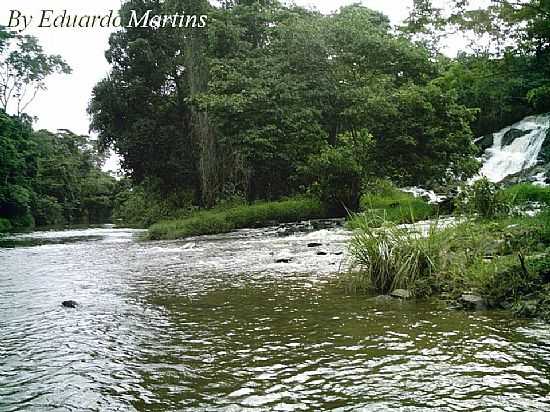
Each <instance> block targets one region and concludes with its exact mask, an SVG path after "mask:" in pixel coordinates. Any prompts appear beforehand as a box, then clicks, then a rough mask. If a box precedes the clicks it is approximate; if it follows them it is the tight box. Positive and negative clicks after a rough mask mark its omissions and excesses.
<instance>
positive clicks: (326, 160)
mask: <svg viewBox="0 0 550 412" xmlns="http://www.w3.org/2000/svg"><path fill="white" fill-rule="evenodd" d="M371 143H372V136H371V135H370V134H369V133H368V132H367V131H366V130H363V131H359V132H358V133H357V134H356V135H353V136H352V135H351V134H342V135H340V136H339V137H338V142H337V144H336V145H335V146H326V147H325V148H324V149H322V150H321V151H320V153H319V154H316V155H314V156H312V157H311V158H310V159H309V160H308V163H307V165H306V167H305V168H304V169H303V172H304V173H305V174H306V175H307V176H308V178H309V180H310V182H311V184H310V192H311V193H313V194H314V195H316V196H317V197H318V198H319V199H320V200H321V202H323V204H324V205H325V206H326V207H327V209H328V210H329V213H330V214H332V215H338V216H343V215H346V214H347V213H348V211H356V210H358V209H359V197H360V190H361V184H362V179H363V176H364V175H365V165H366V164H368V160H367V157H368V151H369V148H370V146H371Z"/></svg>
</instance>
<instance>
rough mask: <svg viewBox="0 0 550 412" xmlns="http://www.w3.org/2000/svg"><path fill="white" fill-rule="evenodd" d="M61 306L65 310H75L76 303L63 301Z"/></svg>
mask: <svg viewBox="0 0 550 412" xmlns="http://www.w3.org/2000/svg"><path fill="white" fill-rule="evenodd" d="M61 306H63V307H65V308H76V307H77V306H78V303H76V301H74V300H64V301H63V302H61Z"/></svg>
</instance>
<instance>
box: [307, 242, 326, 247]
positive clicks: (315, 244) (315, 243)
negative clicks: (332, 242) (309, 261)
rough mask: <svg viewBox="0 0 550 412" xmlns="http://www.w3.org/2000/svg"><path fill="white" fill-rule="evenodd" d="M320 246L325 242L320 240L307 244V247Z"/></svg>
mask: <svg viewBox="0 0 550 412" xmlns="http://www.w3.org/2000/svg"><path fill="white" fill-rule="evenodd" d="M319 246H323V244H322V243H318V242H311V243H308V244H307V247H319Z"/></svg>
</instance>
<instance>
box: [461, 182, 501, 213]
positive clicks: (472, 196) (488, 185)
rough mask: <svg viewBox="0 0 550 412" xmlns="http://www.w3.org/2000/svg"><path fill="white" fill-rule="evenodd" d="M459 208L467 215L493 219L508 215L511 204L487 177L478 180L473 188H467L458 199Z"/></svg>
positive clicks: (464, 188)
mask: <svg viewBox="0 0 550 412" xmlns="http://www.w3.org/2000/svg"><path fill="white" fill-rule="evenodd" d="M457 206H458V207H457V208H458V210H459V211H460V212H462V213H464V214H466V215H477V216H479V217H482V218H493V217H496V216H498V215H503V214H506V213H507V212H508V211H509V210H510V206H509V204H508V203H507V202H506V198H505V197H504V196H503V194H502V192H500V191H499V187H498V185H497V184H496V183H492V182H490V181H489V180H488V179H487V178H486V177H484V178H482V179H479V180H477V181H476V182H474V184H472V185H471V186H465V187H463V188H462V191H461V192H460V193H459V195H458V197H457Z"/></svg>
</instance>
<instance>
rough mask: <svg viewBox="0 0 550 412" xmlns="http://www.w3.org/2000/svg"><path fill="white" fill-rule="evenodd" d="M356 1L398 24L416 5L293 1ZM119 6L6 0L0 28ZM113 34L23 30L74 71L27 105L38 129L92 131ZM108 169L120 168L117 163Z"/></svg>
mask: <svg viewBox="0 0 550 412" xmlns="http://www.w3.org/2000/svg"><path fill="white" fill-rule="evenodd" d="M357 2H360V3H362V4H364V5H366V6H368V7H370V8H372V9H375V10H379V11H381V12H383V13H384V14H386V15H388V16H389V17H390V19H391V20H392V23H394V24H397V23H399V22H401V21H402V20H403V19H404V18H405V17H406V16H407V14H408V10H409V7H410V6H411V4H412V0H362V1H357V0H294V3H296V4H298V5H302V6H312V7H314V8H317V9H318V10H320V11H322V12H324V13H328V12H331V11H335V10H337V9H338V8H339V7H341V6H343V5H346V4H352V3H357ZM120 3H121V1H120V0H94V1H75V0H1V2H0V24H2V25H7V24H8V21H9V17H10V10H12V9H16V10H19V11H21V12H22V13H23V14H26V15H33V16H35V17H34V18H35V20H38V19H39V16H40V10H41V9H53V10H55V11H56V12H57V11H62V10H64V9H67V10H68V13H71V14H90V15H91V14H101V15H103V14H105V13H108V12H109V10H111V9H113V10H118V8H119V7H120ZM34 23H37V22H36V21H35V22H34ZM33 26H34V27H33ZM112 30H113V29H112V28H111V29H109V28H99V27H95V28H87V29H85V28H78V29H70V28H38V27H36V24H33V25H31V26H30V27H29V29H27V30H25V31H24V32H23V33H24V34H31V35H33V36H36V37H38V39H39V42H40V44H41V45H42V46H43V48H44V50H45V51H46V52H47V53H49V54H60V55H61V56H62V57H63V58H64V59H65V61H67V63H68V64H69V65H70V66H71V68H72V69H73V72H72V73H71V74H70V75H55V76H52V77H50V78H49V79H48V80H47V86H48V90H47V91H43V92H41V93H40V94H39V95H38V96H37V98H36V100H35V101H34V102H33V103H32V104H31V105H30V106H29V107H28V109H27V112H28V113H29V114H30V115H32V116H36V117H37V118H38V120H37V122H36V127H37V128H45V129H50V130H56V129H58V128H64V129H70V130H72V131H73V132H75V133H79V134H87V133H88V127H89V118H88V115H87V113H86V107H87V105H88V102H89V99H90V96H91V91H92V88H93V87H94V85H95V84H96V83H97V82H98V81H99V80H100V79H102V78H103V77H104V76H105V75H106V74H107V72H108V70H109V67H108V65H107V62H106V61H105V57H104V52H105V50H106V49H107V48H108V38H109V34H110V33H111V31H112ZM108 167H109V168H110V169H114V168H115V164H114V161H113V160H111V162H110V164H109V165H108Z"/></svg>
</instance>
